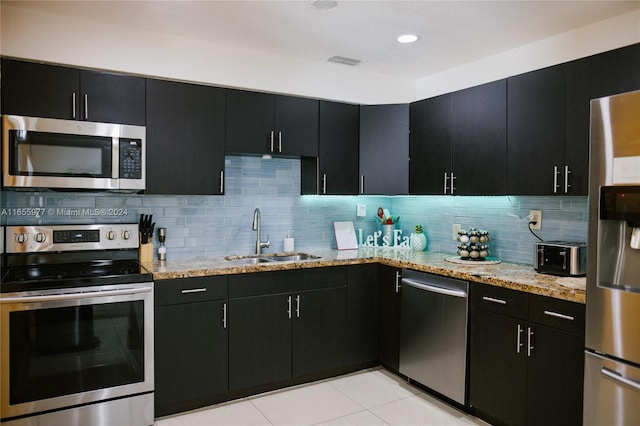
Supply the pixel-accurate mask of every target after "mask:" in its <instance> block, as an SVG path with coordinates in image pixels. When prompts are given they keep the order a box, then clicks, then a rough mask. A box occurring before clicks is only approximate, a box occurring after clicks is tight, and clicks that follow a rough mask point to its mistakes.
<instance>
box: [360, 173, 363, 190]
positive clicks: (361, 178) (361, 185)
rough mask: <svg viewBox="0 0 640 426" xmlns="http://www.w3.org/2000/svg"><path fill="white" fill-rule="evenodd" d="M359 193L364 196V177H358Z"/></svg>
mask: <svg viewBox="0 0 640 426" xmlns="http://www.w3.org/2000/svg"><path fill="white" fill-rule="evenodd" d="M360 193H361V194H364V175H360Z"/></svg>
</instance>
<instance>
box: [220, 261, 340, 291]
mask: <svg viewBox="0 0 640 426" xmlns="http://www.w3.org/2000/svg"><path fill="white" fill-rule="evenodd" d="M347 280H348V276H347V267H346V266H338V267H330V268H309V269H293V270H289V271H273V272H257V273H253V274H238V275H230V276H229V297H230V298H237V297H250V296H261V295H268V294H280V293H293V292H299V291H305V290H318V289H322V288H330V287H341V286H346V285H347Z"/></svg>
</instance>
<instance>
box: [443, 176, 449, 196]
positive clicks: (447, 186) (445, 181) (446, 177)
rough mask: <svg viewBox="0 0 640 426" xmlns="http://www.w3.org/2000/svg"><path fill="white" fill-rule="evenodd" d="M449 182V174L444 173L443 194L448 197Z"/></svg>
mask: <svg viewBox="0 0 640 426" xmlns="http://www.w3.org/2000/svg"><path fill="white" fill-rule="evenodd" d="M448 181H449V173H447V172H444V189H443V191H442V193H443V194H445V195H447V190H448V189H449V185H447V182H448Z"/></svg>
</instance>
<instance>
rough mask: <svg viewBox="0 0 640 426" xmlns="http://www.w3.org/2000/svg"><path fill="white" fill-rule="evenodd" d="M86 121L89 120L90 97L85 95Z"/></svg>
mask: <svg viewBox="0 0 640 426" xmlns="http://www.w3.org/2000/svg"><path fill="white" fill-rule="evenodd" d="M84 119H85V120H88V119H89V95H87V94H86V93H85V94H84Z"/></svg>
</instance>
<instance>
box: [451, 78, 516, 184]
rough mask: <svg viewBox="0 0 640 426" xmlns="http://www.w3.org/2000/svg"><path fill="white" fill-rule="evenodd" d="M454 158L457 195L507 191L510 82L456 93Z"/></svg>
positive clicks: (453, 119) (453, 124) (454, 98)
mask: <svg viewBox="0 0 640 426" xmlns="http://www.w3.org/2000/svg"><path fill="white" fill-rule="evenodd" d="M452 96H453V99H452V103H453V106H452V111H453V112H452V114H453V116H452V117H453V118H452V131H451V147H452V149H451V151H452V152H451V158H452V172H453V174H454V179H453V180H450V181H449V184H450V185H453V188H454V189H453V194H455V195H504V194H505V193H506V192H505V191H506V149H507V134H506V130H507V81H506V80H498V81H494V82H491V83H486V84H482V85H480V86H475V87H471V88H469V89H464V90H460V91H457V92H454V93H453V95H452Z"/></svg>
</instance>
